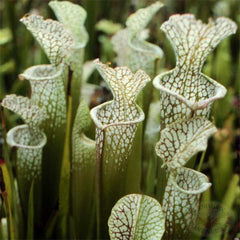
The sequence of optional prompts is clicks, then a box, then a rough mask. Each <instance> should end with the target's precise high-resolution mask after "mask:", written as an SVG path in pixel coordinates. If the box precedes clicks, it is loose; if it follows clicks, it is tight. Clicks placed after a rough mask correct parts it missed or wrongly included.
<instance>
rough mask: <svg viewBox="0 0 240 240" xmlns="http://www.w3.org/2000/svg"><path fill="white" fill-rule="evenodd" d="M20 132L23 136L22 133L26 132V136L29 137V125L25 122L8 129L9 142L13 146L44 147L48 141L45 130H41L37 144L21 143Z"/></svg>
mask: <svg viewBox="0 0 240 240" xmlns="http://www.w3.org/2000/svg"><path fill="white" fill-rule="evenodd" d="M18 134H19V135H20V136H21V135H22V134H25V136H26V138H27V137H29V136H30V135H29V126H28V125H26V124H24V125H20V126H16V127H14V128H12V129H11V130H9V131H8V133H7V143H8V145H10V146H11V147H19V148H26V149H39V148H43V147H44V146H45V144H46V143H47V137H46V135H45V133H44V132H40V134H41V135H39V136H40V139H39V141H38V143H37V144H34V145H26V144H24V143H21V141H19V139H18Z"/></svg>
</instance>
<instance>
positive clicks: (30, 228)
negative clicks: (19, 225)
mask: <svg viewBox="0 0 240 240" xmlns="http://www.w3.org/2000/svg"><path fill="white" fill-rule="evenodd" d="M27 222H28V223H27V239H29V240H31V239H34V180H33V181H32V185H31V188H30V193H29V198H28V219H27Z"/></svg>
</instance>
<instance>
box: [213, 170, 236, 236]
mask: <svg viewBox="0 0 240 240" xmlns="http://www.w3.org/2000/svg"><path fill="white" fill-rule="evenodd" d="M238 186H239V176H238V175H237V174H234V175H233V177H232V179H231V181H230V183H229V185H228V188H227V191H226V194H225V196H224V198H223V201H222V205H223V208H224V211H219V213H218V216H217V218H216V219H218V222H217V223H216V224H215V225H214V226H213V227H212V229H211V232H210V236H209V239H210V240H220V239H222V238H221V236H222V232H223V230H224V229H225V228H226V225H227V226H228V220H229V217H230V212H231V209H232V207H233V204H234V202H235V200H236V197H237V191H236V189H237V187H238ZM226 213H228V214H226Z"/></svg>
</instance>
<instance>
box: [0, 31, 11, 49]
mask: <svg viewBox="0 0 240 240" xmlns="http://www.w3.org/2000/svg"><path fill="white" fill-rule="evenodd" d="M11 40H12V32H11V29H9V28H2V29H0V46H1V45H3V44H6V43H8V42H10V41H11Z"/></svg>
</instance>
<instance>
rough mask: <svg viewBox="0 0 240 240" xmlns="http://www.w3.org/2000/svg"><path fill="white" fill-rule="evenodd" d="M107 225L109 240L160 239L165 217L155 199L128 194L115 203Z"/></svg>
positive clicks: (163, 229)
mask: <svg viewBox="0 0 240 240" xmlns="http://www.w3.org/2000/svg"><path fill="white" fill-rule="evenodd" d="M108 226H109V234H110V238H111V240H117V239H119V240H120V239H125V240H145V239H149V240H150V239H151V240H160V239H162V236H163V233H164V231H165V219H164V214H163V212H162V208H161V205H160V204H159V203H158V201H157V200H156V199H154V198H151V197H148V196H146V195H140V194H130V195H127V196H125V197H123V198H121V199H120V200H119V201H118V202H117V203H116V204H115V206H114V207H113V209H112V212H111V216H110V217H109V220H108Z"/></svg>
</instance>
